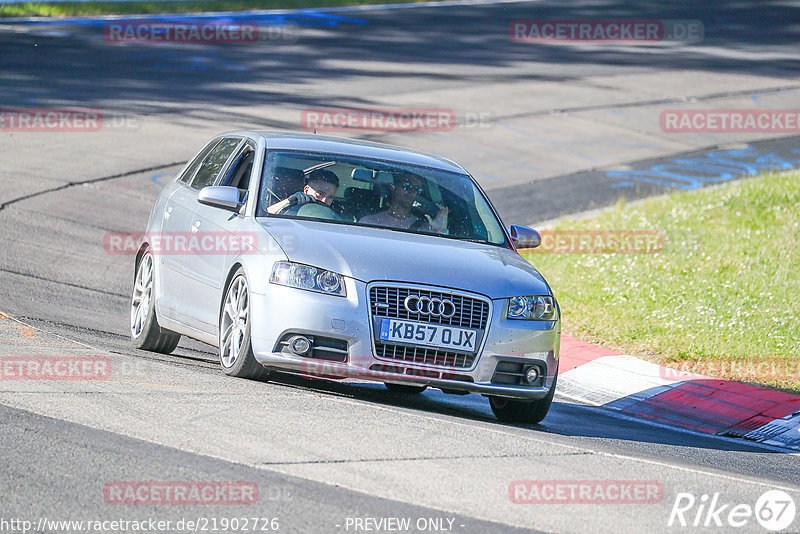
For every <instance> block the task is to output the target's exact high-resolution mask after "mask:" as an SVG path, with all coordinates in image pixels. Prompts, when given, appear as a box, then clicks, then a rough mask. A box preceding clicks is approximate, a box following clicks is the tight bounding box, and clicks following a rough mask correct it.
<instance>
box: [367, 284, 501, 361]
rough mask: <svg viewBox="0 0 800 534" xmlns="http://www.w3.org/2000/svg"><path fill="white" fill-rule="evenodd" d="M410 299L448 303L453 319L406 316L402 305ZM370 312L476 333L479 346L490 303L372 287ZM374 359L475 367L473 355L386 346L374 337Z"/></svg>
mask: <svg viewBox="0 0 800 534" xmlns="http://www.w3.org/2000/svg"><path fill="white" fill-rule="evenodd" d="M409 295H417V296H420V297H429V298H440V299H445V298H446V299H449V300H450V301H451V302H452V303H453V305H454V306H455V314H454V315H453V316H452V317H449V318H446V317H436V316H432V315H424V314H416V313H409V311H408V310H406V308H405V306H404V304H403V303H404V301H405V299H406V297H408V296H409ZM369 302H370V311H371V313H372V317H373V318H383V317H386V318H389V319H407V320H410V321H421V322H426V323H434V324H442V325H448V326H453V327H459V328H471V329H474V330H478V331H479V332H478V343H477V344H476V346H477V347H480V341H479V340H480V339H481V337H482V335H483V331H485V329H486V326H487V322H488V320H489V303H488V302H487V301H484V300H481V299H478V298H473V297H469V296H463V295H454V294H452V293H447V292H444V291H433V290H429V289H419V288H409V287H390V286H373V287H372V288H370V292H369ZM375 356H376V357H377V358H380V359H385V360H394V361H402V362H408V363H419V364H424V365H436V366H443V367H452V368H458V369H466V368H469V367H472V365H473V364H474V363H475V358H476V354H475V353H470V354H468V353H462V352H453V351H448V350H444V349H436V348H426V347H415V346H407V345H399V344H395V343H386V342H383V341H382V340H380V339H378V336H377V333H376V337H375Z"/></svg>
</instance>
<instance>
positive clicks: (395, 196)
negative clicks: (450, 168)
mask: <svg viewBox="0 0 800 534" xmlns="http://www.w3.org/2000/svg"><path fill="white" fill-rule="evenodd" d="M424 184H425V182H424V180H423V179H422V177H420V176H418V175H416V174H414V173H411V172H407V171H403V172H400V173H397V174H395V175H394V183H393V184H392V185H391V186H389V187H390V190H391V195H390V197H389V205H388V206H387V208H386V209H385V210H384V211H381V212H378V213H376V214H374V215H367V216H366V217H362V218H361V219H360V220H359V221H358V222H360V223H364V224H374V225H376V226H388V227H390V228H402V229H411V230H420V231H423V232H435V233H437V234H445V235H446V234H447V216H448V213H449V210H448V208H446V207H445V206H442V205H438V204H437V206H438V208H439V212H438V213H437V214H436V217H434V218H431V216H430V215H428V214H427V213H426V214H425V219H422V218H420V217H417V216H416V215H414V214H413V213H412V212H411V208H412V206H413V205H414V200H415V199H416V198H417V195H419V194H420V193H422V192H423V191H424V190H425V188H424ZM426 219H427V220H426Z"/></svg>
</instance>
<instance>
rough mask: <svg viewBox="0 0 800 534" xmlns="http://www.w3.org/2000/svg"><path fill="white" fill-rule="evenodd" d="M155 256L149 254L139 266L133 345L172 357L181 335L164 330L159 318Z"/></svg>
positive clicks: (133, 298) (135, 281)
mask: <svg viewBox="0 0 800 534" xmlns="http://www.w3.org/2000/svg"><path fill="white" fill-rule="evenodd" d="M154 266H155V264H154V261H153V254H152V253H151V252H150V250H145V251H144V254H142V257H141V258H140V259H139V262H138V263H137V264H136V273H135V275H134V278H133V294H132V296H131V341H132V342H133V346H134V347H136V348H137V349H142V350H149V351H152V352H160V353H162V354H169V353H170V352H172V351H173V350H175V347H177V346H178V342H179V341H180V340H181V335H180V334H176V333H175V332H172V331H170V330H166V329H164V328H161V326H159V324H158V317H156V308H155V299H154V298H153V295H154V294H155V279H154V274H155V269H154Z"/></svg>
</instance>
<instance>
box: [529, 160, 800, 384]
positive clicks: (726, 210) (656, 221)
mask: <svg viewBox="0 0 800 534" xmlns="http://www.w3.org/2000/svg"><path fill="white" fill-rule="evenodd" d="M554 228H555V229H561V230H565V229H570V230H572V229H594V230H622V229H644V230H658V231H661V232H663V234H664V249H663V251H661V252H660V253H657V254H616V255H614V254H527V257H528V259H529V261H531V263H533V264H534V265H535V266H536V267H537V268H538V269H539V270H540V271H541V272H542V274H543V275H544V276H545V277H546V278H547V280H548V281H549V282H550V283H551V284H552V287H553V291H554V292H555V295H556V298H558V300H559V302H560V304H561V308H562V313H563V329H564V331H565V332H566V333H568V334H571V335H573V336H575V337H578V338H580V339H584V340H587V341H592V342H596V343H600V344H602V345H605V346H607V347H610V348H613V349H616V350H619V351H622V352H624V353H627V354H633V355H636V356H639V357H643V358H645V359H647V360H650V361H653V362H656V363H660V364H664V365H669V366H671V367H673V368H679V369H685V370H688V371H696V372H700V373H702V374H708V375H712V376H718V377H720V378H725V379H729V380H738V381H743V382H749V383H756V384H760V385H765V386H771V387H777V388H779V389H784V390H788V391H793V392H800V172H797V171H792V172H788V173H783V174H767V175H762V176H759V177H755V178H752V179H747V180H744V181H740V182H736V183H732V184H728V185H725V186H721V187H715V188H709V189H702V190H697V191H689V192H680V193H675V194H672V195H669V196H666V197H659V198H653V199H649V200H646V201H644V202H640V203H636V204H634V205H627V206H626V205H625V204H624V203H623V202H620V203H619V204H618V205H617V206H616V207H614V208H611V209H608V210H604V211H603V212H602V213H600V214H599V215H597V216H595V217H592V218H588V219H580V220H574V219H571V220H563V221H560V222H559V223H558V224H557V225H556V226H555V227H554Z"/></svg>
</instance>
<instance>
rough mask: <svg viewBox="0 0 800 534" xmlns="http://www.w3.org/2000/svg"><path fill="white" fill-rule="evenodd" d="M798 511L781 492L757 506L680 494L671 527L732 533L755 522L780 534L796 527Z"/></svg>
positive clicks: (767, 494)
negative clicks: (713, 529) (721, 529)
mask: <svg viewBox="0 0 800 534" xmlns="http://www.w3.org/2000/svg"><path fill="white" fill-rule="evenodd" d="M796 511H797V510H796V508H795V503H794V499H792V497H791V496H790V495H789V494H788V493H786V492H785V491H781V490H769V491H767V492H765V493H764V494H763V495H761V496H760V497H759V498H758V499H757V500H756V502H755V506H751V505H750V504H746V503H739V504H735V503H728V502H725V501H724V500H723V498H722V497H721V496H720V494H719V493H714V495H708V494H703V495H701V496H700V497H699V498H697V497H695V496H694V495H692V494H691V493H678V494H677V495H676V496H675V503H674V504H673V505H672V511H671V512H670V514H669V520H668V521H667V526H668V527H673V526H678V527H704V528H708V527H712V528H713V527H721V528H723V529H725V531H726V532H728V531H730V530H731V529H737V528H741V527H744V526H746V525H750V524H752V521H753V519H755V520H756V521H757V522H758V524H759V525H761V526H762V527H764V528H765V529H767V530H769V531H771V532H778V531H780V530H785V529H786V528H788V527H789V526H790V525H791V524H792V522H793V521H794V518H795V514H796Z"/></svg>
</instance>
